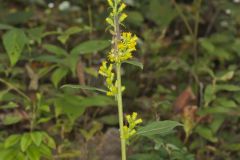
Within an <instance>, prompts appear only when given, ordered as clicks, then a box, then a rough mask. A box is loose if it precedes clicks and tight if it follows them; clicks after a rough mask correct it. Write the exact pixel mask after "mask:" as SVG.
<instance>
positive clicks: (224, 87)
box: [216, 84, 240, 92]
mask: <svg viewBox="0 0 240 160" xmlns="http://www.w3.org/2000/svg"><path fill="white" fill-rule="evenodd" d="M216 90H217V91H229V92H237V91H240V87H239V86H237V85H231V84H218V85H217V86H216Z"/></svg>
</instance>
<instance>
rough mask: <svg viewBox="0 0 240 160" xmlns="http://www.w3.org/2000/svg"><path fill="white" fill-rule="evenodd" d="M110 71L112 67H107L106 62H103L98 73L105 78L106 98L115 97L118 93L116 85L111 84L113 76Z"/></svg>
mask: <svg viewBox="0 0 240 160" xmlns="http://www.w3.org/2000/svg"><path fill="white" fill-rule="evenodd" d="M112 70H113V65H112V64H110V65H109V66H107V62H106V61H103V62H102V66H101V67H100V69H99V71H98V73H99V74H101V75H102V76H104V77H106V86H107V88H108V92H107V95H108V96H115V95H116V94H117V93H118V90H117V85H116V83H115V84H114V83H113V81H114V77H115V74H114V73H113V72H112Z"/></svg>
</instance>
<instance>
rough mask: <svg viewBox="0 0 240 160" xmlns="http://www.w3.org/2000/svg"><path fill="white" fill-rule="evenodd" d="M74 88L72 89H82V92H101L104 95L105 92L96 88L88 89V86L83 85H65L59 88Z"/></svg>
mask: <svg viewBox="0 0 240 160" xmlns="http://www.w3.org/2000/svg"><path fill="white" fill-rule="evenodd" d="M66 87H69V88H74V89H83V90H90V91H99V92H103V93H106V92H107V91H106V90H104V89H101V88H96V87H90V86H84V85H72V84H66V85H63V86H62V87H61V88H66Z"/></svg>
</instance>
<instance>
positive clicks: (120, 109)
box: [116, 63, 127, 160]
mask: <svg viewBox="0 0 240 160" xmlns="http://www.w3.org/2000/svg"><path fill="white" fill-rule="evenodd" d="M116 70H117V87H118V94H117V102H118V117H119V127H120V139H121V153H122V160H126V159H127V156H126V141H125V139H124V138H123V105H122V82H121V64H120V63H117V65H116Z"/></svg>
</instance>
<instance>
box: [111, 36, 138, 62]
mask: <svg viewBox="0 0 240 160" xmlns="http://www.w3.org/2000/svg"><path fill="white" fill-rule="evenodd" d="M137 39H138V38H137V36H136V35H132V33H130V32H123V33H122V35H121V41H120V42H119V43H118V45H117V49H118V50H117V53H115V52H114V50H113V49H112V50H111V51H110V52H109V54H108V58H109V60H110V61H111V62H116V63H120V62H123V61H125V60H128V59H130V58H132V52H133V51H135V50H136V45H137Z"/></svg>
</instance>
